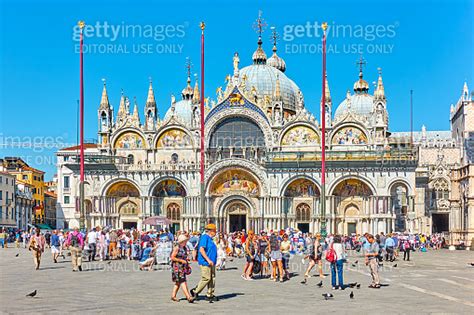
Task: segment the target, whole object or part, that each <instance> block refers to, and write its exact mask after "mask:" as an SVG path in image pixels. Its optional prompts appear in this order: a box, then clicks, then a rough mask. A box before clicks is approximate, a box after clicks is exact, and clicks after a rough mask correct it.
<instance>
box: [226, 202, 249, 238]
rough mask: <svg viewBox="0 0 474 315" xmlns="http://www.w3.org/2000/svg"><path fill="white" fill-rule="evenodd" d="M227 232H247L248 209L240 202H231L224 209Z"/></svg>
mask: <svg viewBox="0 0 474 315" xmlns="http://www.w3.org/2000/svg"><path fill="white" fill-rule="evenodd" d="M224 213H225V214H226V217H227V225H228V226H227V231H229V232H236V231H242V230H244V229H245V230H247V221H248V213H249V207H248V205H247V204H245V203H244V202H242V201H240V200H236V201H232V202H230V203H228V204H227V206H226V207H225V210H224Z"/></svg>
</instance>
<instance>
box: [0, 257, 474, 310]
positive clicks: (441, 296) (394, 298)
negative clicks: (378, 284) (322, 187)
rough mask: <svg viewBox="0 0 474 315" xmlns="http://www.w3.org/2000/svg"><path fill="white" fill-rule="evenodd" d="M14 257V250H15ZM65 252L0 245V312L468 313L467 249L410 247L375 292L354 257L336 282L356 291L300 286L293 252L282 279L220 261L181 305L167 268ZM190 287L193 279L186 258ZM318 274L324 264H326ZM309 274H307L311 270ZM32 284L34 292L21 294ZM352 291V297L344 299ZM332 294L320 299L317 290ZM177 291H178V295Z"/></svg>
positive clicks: (473, 305) (473, 278)
mask: <svg viewBox="0 0 474 315" xmlns="http://www.w3.org/2000/svg"><path fill="white" fill-rule="evenodd" d="M18 253H19V255H18V257H16V254H18ZM68 258H69V257H66V260H64V261H63V260H62V259H60V261H59V263H58V264H53V263H52V261H51V254H50V253H49V251H47V252H46V253H45V255H44V256H43V263H42V266H41V269H40V270H39V271H35V270H34V267H33V259H32V256H31V253H29V252H28V251H27V250H25V249H12V248H9V249H6V250H0V268H1V279H0V281H1V282H0V283H1V284H0V305H1V309H0V312H2V313H7V314H18V313H23V314H27V313H43V314H54V313H56V314H64V313H65V312H69V313H73V312H74V313H78V312H80V313H85V314H90V313H118V314H123V313H130V312H134V313H137V314H143V313H160V314H165V313H166V314H183V313H192V314H206V313H212V314H224V313H226V314H236V313H239V314H269V313H271V314H276V313H278V314H285V313H286V314H291V313H295V312H297V313H303V314H309V313H323V312H324V313H328V312H335V313H351V314H367V313H371V314H381V313H403V314H410V313H411V314H413V313H417V314H426V313H464V314H467V313H471V314H472V313H473V312H474V267H471V266H469V265H468V262H470V261H474V254H473V253H472V252H469V251H455V252H450V251H447V250H442V251H430V252H428V253H414V254H413V256H412V258H413V259H412V260H413V261H410V262H404V261H397V262H395V263H397V264H398V265H397V267H393V264H391V263H384V266H383V268H382V269H381V276H382V283H384V284H386V286H384V287H382V288H381V289H380V290H375V289H369V288H367V285H368V284H369V279H370V276H369V274H368V270H367V268H366V267H365V266H364V265H363V258H362V257H361V256H359V255H355V256H352V257H350V261H351V262H354V261H356V260H359V263H358V264H357V265H356V267H352V265H351V263H348V264H346V265H345V271H344V281H345V282H346V283H349V282H359V283H361V284H362V286H361V289H359V290H357V289H346V290H344V291H331V290H330V289H331V287H330V277H327V278H325V279H324V281H323V282H324V284H323V288H318V287H317V286H316V283H317V282H319V278H318V277H312V278H311V279H309V280H308V283H307V284H306V285H304V284H301V283H300V282H301V280H302V279H303V277H302V275H303V273H304V270H303V268H304V266H303V265H302V263H301V256H294V257H293V259H292V260H291V264H292V268H293V272H294V274H295V277H294V278H292V279H291V280H290V281H287V282H284V283H274V282H272V281H270V280H268V279H264V280H255V281H244V280H242V279H241V278H240V274H241V270H242V266H243V262H244V260H243V259H234V261H232V262H229V263H228V266H227V267H228V270H225V271H218V273H217V292H216V293H217V294H218V296H220V301H219V302H216V303H213V304H209V303H208V302H206V301H204V300H200V301H198V302H196V303H195V304H188V303H187V302H186V301H185V300H181V301H180V302H179V303H175V302H171V301H170V293H171V288H172V283H171V275H170V271H169V270H167V269H166V268H165V267H160V269H161V270H155V271H153V272H143V271H139V270H138V267H137V263H136V262H131V261H113V262H111V263H110V264H109V263H107V262H94V263H85V264H84V271H83V272H81V273H73V272H72V271H71V264H70V259H68ZM193 267H194V268H193V274H192V275H191V276H190V277H189V284H190V287H192V286H194V285H195V284H196V283H197V281H198V279H199V269H198V268H197V265H195V264H193ZM157 269H158V267H157ZM326 273H327V274H329V270H328V269H327V266H326ZM313 274H314V273H313ZM35 289H37V290H38V295H37V297H35V298H27V297H25V295H26V294H27V293H29V292H31V291H33V290H35ZM351 291H354V294H355V298H354V299H353V300H351V299H349V294H350V292H351ZM325 292H332V293H333V294H334V295H335V297H334V299H333V300H329V301H325V300H324V299H323V297H322V296H321V294H322V293H325ZM179 296H181V297H182V295H179Z"/></svg>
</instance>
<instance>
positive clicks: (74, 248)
mask: <svg viewBox="0 0 474 315" xmlns="http://www.w3.org/2000/svg"><path fill="white" fill-rule="evenodd" d="M66 246H67V247H69V249H70V251H71V262H72V271H78V270H79V271H82V249H83V248H84V237H83V236H82V234H81V232H79V228H77V227H75V228H74V230H73V231H72V232H71V233H69V235H68V238H67V241H66Z"/></svg>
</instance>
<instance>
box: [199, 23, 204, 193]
mask: <svg viewBox="0 0 474 315" xmlns="http://www.w3.org/2000/svg"><path fill="white" fill-rule="evenodd" d="M200 26H201V170H200V171H201V184H204V158H205V156H204V28H205V24H204V22H201V25H200Z"/></svg>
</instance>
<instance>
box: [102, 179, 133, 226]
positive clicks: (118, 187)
mask: <svg viewBox="0 0 474 315" xmlns="http://www.w3.org/2000/svg"><path fill="white" fill-rule="evenodd" d="M106 197H107V199H108V202H109V203H112V204H113V206H114V208H115V211H116V213H117V214H118V217H116V218H113V219H112V220H113V222H111V223H112V226H120V227H121V228H123V229H131V228H137V225H138V221H139V215H140V214H141V210H140V207H141V200H140V192H139V190H138V188H137V187H136V186H135V185H134V184H132V183H131V182H129V181H127V180H121V181H118V182H115V183H113V184H112V185H111V186H110V187H109V188H108V189H107V192H106Z"/></svg>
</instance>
